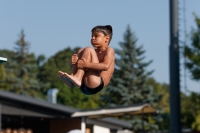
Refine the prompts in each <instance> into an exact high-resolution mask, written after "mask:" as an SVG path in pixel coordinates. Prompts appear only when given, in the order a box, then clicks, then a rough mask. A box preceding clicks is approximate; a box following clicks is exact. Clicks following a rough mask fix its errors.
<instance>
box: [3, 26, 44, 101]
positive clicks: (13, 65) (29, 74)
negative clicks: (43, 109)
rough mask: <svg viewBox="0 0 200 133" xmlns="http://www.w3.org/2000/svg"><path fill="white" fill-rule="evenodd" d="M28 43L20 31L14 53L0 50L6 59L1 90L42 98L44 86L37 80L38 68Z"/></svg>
mask: <svg viewBox="0 0 200 133" xmlns="http://www.w3.org/2000/svg"><path fill="white" fill-rule="evenodd" d="M28 50H29V43H28V42H27V41H25V34H24V31H23V30H22V31H21V32H20V34H19V40H17V41H16V47H15V52H13V51H8V50H2V51H1V54H2V56H3V57H6V58H8V62H7V63H5V64H4V65H5V67H4V68H5V73H6V76H4V79H3V81H2V82H1V83H2V84H1V85H3V86H4V87H3V88H2V89H4V90H8V91H12V92H15V93H17V94H23V95H29V96H33V97H40V98H43V97H44V96H43V95H42V93H41V91H42V89H43V87H44V86H45V85H44V84H42V83H40V82H39V81H38V79H37V75H38V66H37V64H36V58H35V55H34V54H30V53H29V52H28Z"/></svg>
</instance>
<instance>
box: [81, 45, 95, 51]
mask: <svg viewBox="0 0 200 133" xmlns="http://www.w3.org/2000/svg"><path fill="white" fill-rule="evenodd" d="M84 50H86V51H95V50H94V48H93V47H90V46H88V47H86V48H85V49H84Z"/></svg>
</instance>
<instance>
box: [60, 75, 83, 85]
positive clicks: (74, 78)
mask: <svg viewBox="0 0 200 133" xmlns="http://www.w3.org/2000/svg"><path fill="white" fill-rule="evenodd" d="M64 76H66V78H69V79H70V80H71V82H73V83H74V85H76V86H78V87H80V86H81V83H82V82H81V80H80V79H78V78H77V77H76V76H72V75H69V74H68V73H64Z"/></svg>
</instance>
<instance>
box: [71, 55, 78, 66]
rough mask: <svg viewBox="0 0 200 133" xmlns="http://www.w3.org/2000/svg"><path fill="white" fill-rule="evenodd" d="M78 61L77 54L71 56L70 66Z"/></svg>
mask: <svg viewBox="0 0 200 133" xmlns="http://www.w3.org/2000/svg"><path fill="white" fill-rule="evenodd" d="M77 61H78V55H77V54H73V55H72V58H71V64H72V65H74V64H76V63H77Z"/></svg>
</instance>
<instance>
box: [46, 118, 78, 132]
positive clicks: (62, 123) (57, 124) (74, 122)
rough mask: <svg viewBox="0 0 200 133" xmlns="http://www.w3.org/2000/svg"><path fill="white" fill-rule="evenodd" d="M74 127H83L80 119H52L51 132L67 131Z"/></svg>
mask: <svg viewBox="0 0 200 133" xmlns="http://www.w3.org/2000/svg"><path fill="white" fill-rule="evenodd" d="M73 129H81V120H80V119H74V118H73V119H70V118H68V119H62V120H51V121H50V133H67V132H68V131H70V130H73Z"/></svg>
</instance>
